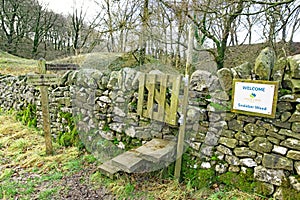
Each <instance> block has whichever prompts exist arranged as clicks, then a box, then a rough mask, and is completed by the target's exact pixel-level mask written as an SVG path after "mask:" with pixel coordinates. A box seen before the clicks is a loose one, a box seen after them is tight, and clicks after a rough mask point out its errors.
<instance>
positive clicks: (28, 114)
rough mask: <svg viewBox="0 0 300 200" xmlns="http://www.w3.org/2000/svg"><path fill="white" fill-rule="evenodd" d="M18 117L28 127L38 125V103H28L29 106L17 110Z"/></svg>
mask: <svg viewBox="0 0 300 200" xmlns="http://www.w3.org/2000/svg"><path fill="white" fill-rule="evenodd" d="M16 119H17V120H18V121H21V122H22V123H23V124H24V125H26V126H28V127H33V128H36V127H37V117H36V105H33V104H28V106H27V107H26V108H25V109H24V110H21V111H18V112H17V115H16Z"/></svg>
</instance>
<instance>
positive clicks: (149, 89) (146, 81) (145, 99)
mask: <svg viewBox="0 0 300 200" xmlns="http://www.w3.org/2000/svg"><path fill="white" fill-rule="evenodd" d="M182 82H184V94H183V100H182V101H181V102H182V104H181V106H182V109H181V112H182V116H181V117H182V119H181V122H180V127H179V134H178V142H177V156H176V165H175V178H177V179H178V178H179V177H180V171H181V163H182V154H183V149H184V137H185V127H186V112H187V105H188V90H189V79H188V76H187V77H185V78H184V79H183V78H182V76H173V75H165V74H156V75H153V74H143V73H141V75H140V77H139V91H138V105H137V114H138V115H140V116H142V117H145V118H150V119H154V120H157V121H161V122H165V123H168V124H170V125H175V126H177V125H178V119H177V112H178V106H179V95H180V86H181V85H182V84H181V83H182Z"/></svg>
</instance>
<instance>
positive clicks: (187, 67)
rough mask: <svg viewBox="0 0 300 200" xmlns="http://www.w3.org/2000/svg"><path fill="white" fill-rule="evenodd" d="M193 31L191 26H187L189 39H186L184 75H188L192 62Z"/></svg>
mask: <svg viewBox="0 0 300 200" xmlns="http://www.w3.org/2000/svg"><path fill="white" fill-rule="evenodd" d="M193 34H194V30H193V26H192V25H190V26H189V38H188V40H189V41H188V49H187V58H186V65H185V75H190V73H191V65H192V60H193V47H194V45H193V42H194V35H193Z"/></svg>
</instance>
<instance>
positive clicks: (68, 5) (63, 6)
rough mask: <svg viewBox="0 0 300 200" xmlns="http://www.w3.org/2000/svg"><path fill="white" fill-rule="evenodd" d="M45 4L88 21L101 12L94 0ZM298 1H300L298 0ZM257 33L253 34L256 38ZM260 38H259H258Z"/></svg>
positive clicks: (299, 37)
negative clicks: (80, 14)
mask: <svg viewBox="0 0 300 200" xmlns="http://www.w3.org/2000/svg"><path fill="white" fill-rule="evenodd" d="M38 1H39V2H41V3H42V4H44V5H45V6H46V7H47V8H48V9H50V10H53V11H54V12H56V13H62V14H66V15H67V14H71V13H72V11H73V9H74V8H78V9H80V8H83V11H84V12H86V17H87V19H88V20H92V19H94V17H95V16H96V14H97V11H99V9H100V8H99V7H98V6H97V5H96V3H95V2H94V0H38ZM297 1H298V0H297ZM258 32H259V31H258ZM255 34H256V33H253V35H254V37H255ZM256 37H257V38H260V37H259V36H256ZM294 41H295V42H300V29H298V30H297V32H296V34H295V36H294ZM252 42H254V43H256V42H261V41H260V39H254V40H253V41H252Z"/></svg>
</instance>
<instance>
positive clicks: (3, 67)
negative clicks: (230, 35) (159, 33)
mask: <svg viewBox="0 0 300 200" xmlns="http://www.w3.org/2000/svg"><path fill="white" fill-rule="evenodd" d="M267 46H268V45H267V44H263V43H262V44H252V45H241V46H234V47H228V48H227V51H226V58H225V67H227V68H231V67H236V66H238V65H241V64H243V63H244V62H250V63H254V62H255V59H256V57H257V56H258V55H259V53H260V51H261V50H262V49H264V48H265V47H267ZM275 48H276V53H277V57H282V56H285V54H286V55H287V56H289V55H294V54H299V53H300V42H298V43H293V44H292V46H291V47H289V48H288V47H287V46H286V44H283V43H278V44H276V47H275ZM193 57H194V58H193V65H194V66H195V69H202V70H208V71H211V72H214V71H216V70H217V69H216V64H215V62H214V59H213V57H212V56H211V55H210V54H209V53H208V52H206V51H201V52H194V56H193ZM47 63H74V64H78V65H79V66H80V67H82V68H92V69H98V70H101V71H112V70H120V69H122V68H124V67H131V68H135V69H136V70H138V71H142V72H149V71H151V70H160V71H162V72H165V73H168V74H179V73H180V72H182V71H183V70H182V69H175V68H174V67H173V66H174V65H173V64H172V63H171V61H170V60H169V59H167V61H161V60H158V59H154V58H150V57H148V59H147V63H146V64H145V65H143V66H139V64H138V62H137V60H136V59H135V58H134V56H133V55H132V53H109V52H98V53H89V54H81V55H78V56H70V57H66V58H62V59H57V60H52V61H47ZM182 68H184V63H183V66H182ZM37 71H38V69H37V61H36V60H32V59H25V58H20V57H17V56H14V55H11V54H8V53H6V52H3V51H1V50H0V73H1V74H12V75H21V74H27V73H31V72H37Z"/></svg>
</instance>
